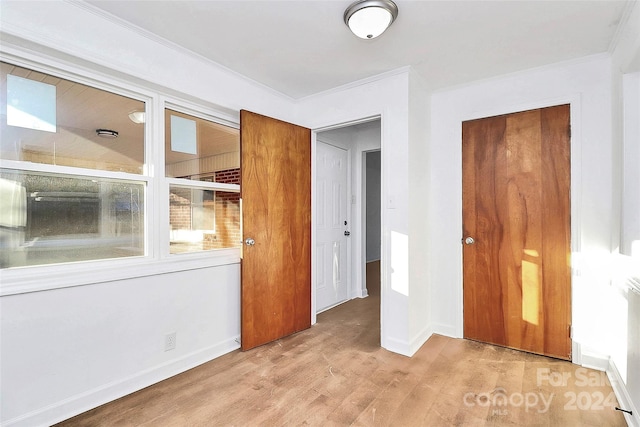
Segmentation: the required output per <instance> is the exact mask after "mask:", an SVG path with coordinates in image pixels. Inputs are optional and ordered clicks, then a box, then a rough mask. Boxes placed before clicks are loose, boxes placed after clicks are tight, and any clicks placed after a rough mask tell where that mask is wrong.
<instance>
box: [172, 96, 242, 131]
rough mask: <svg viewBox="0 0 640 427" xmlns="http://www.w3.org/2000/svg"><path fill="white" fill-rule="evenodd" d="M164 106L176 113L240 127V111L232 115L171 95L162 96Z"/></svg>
mask: <svg viewBox="0 0 640 427" xmlns="http://www.w3.org/2000/svg"><path fill="white" fill-rule="evenodd" d="M164 108H165V109H167V110H172V111H176V112H178V113H183V114H188V115H190V116H193V117H197V118H199V119H202V120H208V121H210V122H213V123H216V124H219V125H223V126H227V127H230V128H233V129H240V112H238V115H237V116H233V115H230V114H226V113H224V112H222V111H218V110H216V109H215V108H204V107H203V106H199V105H198V104H195V103H193V102H189V101H187V100H184V99H178V98H171V97H165V98H164ZM163 113H164V111H163ZM163 117H164V115H163Z"/></svg>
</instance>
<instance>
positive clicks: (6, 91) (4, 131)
mask: <svg viewBox="0 0 640 427" xmlns="http://www.w3.org/2000/svg"><path fill="white" fill-rule="evenodd" d="M0 68H1V70H0V74H1V77H2V79H1V84H2V94H1V96H2V102H0V115H1V116H2V117H1V123H0V158H2V159H6V160H19V161H26V162H34V163H46V164H51V165H60V166H73V167H82V168H88V169H99V170H108V171H122V172H129V173H136V174H140V173H142V172H143V165H144V124H143V123H137V122H140V120H139V117H140V114H138V115H137V116H132V117H133V118H132V117H130V114H132V113H134V112H139V113H144V111H145V103H144V102H142V101H138V100H136V99H131V98H127V97H124V96H121V95H116V94H113V93H111V92H107V91H104V90H101V89H96V88H93V87H90V86H86V85H83V84H80V83H76V82H72V81H69V80H65V79H61V78H58V77H55V76H51V75H48V74H44V73H39V72H36V71H32V70H29V69H26V68H21V67H18V66H15V65H12V64H8V63H6V62H0ZM52 94H53V95H55V105H54V106H52V105H51V100H50V96H51V95H52ZM134 119H136V121H137V122H134V121H133V120H134ZM99 129H101V130H106V131H112V132H106V133H105V132H103V134H105V136H98V132H97V131H98V130H99ZM116 134H117V137H115V138H114V137H113V136H114V135H116Z"/></svg>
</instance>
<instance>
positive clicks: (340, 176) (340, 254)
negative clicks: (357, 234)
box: [316, 141, 351, 312]
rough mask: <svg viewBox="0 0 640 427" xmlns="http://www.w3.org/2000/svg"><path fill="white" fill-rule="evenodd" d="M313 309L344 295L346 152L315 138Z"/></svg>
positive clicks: (346, 279) (345, 292)
mask: <svg viewBox="0 0 640 427" xmlns="http://www.w3.org/2000/svg"><path fill="white" fill-rule="evenodd" d="M316 167H317V172H316V185H317V189H316V197H317V198H316V200H317V204H316V257H317V259H316V268H317V271H316V273H317V274H316V311H317V312H320V311H323V310H326V309H327V308H330V307H333V306H334V305H336V304H339V303H341V302H344V301H346V300H347V299H348V276H347V255H348V252H347V243H348V239H349V237H348V235H347V233H349V231H350V230H351V228H350V224H349V223H348V221H349V218H348V210H347V209H348V206H349V204H348V197H349V196H348V194H349V193H348V191H347V173H348V153H347V150H345V149H342V148H338V147H334V146H333V145H329V144H326V143H323V142H320V141H318V143H317V151H316Z"/></svg>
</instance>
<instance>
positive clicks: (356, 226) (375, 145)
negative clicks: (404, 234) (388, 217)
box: [313, 118, 381, 320]
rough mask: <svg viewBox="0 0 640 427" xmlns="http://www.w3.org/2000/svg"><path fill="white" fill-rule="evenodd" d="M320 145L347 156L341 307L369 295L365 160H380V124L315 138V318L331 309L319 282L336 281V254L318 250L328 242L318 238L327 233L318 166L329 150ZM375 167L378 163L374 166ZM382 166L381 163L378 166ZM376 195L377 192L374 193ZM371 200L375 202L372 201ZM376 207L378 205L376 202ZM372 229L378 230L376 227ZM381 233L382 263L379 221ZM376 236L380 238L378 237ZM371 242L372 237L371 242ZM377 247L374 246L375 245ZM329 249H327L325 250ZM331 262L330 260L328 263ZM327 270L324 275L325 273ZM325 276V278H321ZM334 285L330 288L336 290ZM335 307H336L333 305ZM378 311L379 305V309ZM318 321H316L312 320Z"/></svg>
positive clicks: (371, 122) (352, 126)
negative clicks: (373, 154)
mask: <svg viewBox="0 0 640 427" xmlns="http://www.w3.org/2000/svg"><path fill="white" fill-rule="evenodd" d="M320 144H328V145H330V146H332V147H335V148H340V149H343V150H346V151H347V153H348V155H347V158H348V176H347V182H348V185H347V188H348V190H347V194H346V197H345V198H344V200H345V204H346V206H347V219H346V222H347V224H346V225H345V224H344V221H342V222H341V224H340V225H341V226H342V227H343V228H342V229H341V230H340V232H341V233H344V232H345V231H346V232H347V234H348V236H347V237H346V239H347V241H346V245H347V267H346V273H345V276H340V278H341V280H343V281H344V282H345V283H346V289H347V292H346V298H345V299H344V300H342V301H341V302H337V304H341V303H343V302H346V301H349V300H351V299H353V298H363V297H366V296H367V295H368V292H367V286H366V278H367V274H366V268H367V244H368V243H367V237H368V233H367V214H368V208H367V194H366V190H367V186H366V178H367V173H366V172H367V171H366V168H367V166H366V164H367V162H366V156H367V153H368V152H371V151H377V153H378V156H380V147H381V121H380V119H379V118H376V119H370V120H367V121H365V122H360V123H356V124H350V125H345V126H342V127H337V128H333V129H328V130H323V131H319V132H318V133H317V134H316V160H315V161H314V166H315V171H314V176H315V183H314V191H315V195H314V212H315V217H314V220H313V221H314V225H313V229H314V246H313V249H314V255H313V263H314V266H313V270H314V286H313V292H314V298H313V300H314V311H313V313H314V315H315V314H317V313H319V312H321V311H323V310H326V309H328V308H331V307H332V306H329V307H326V306H324V305H323V304H322V303H321V300H320V292H321V291H322V290H321V289H319V286H320V283H319V282H320V281H326V278H327V275H330V276H329V278H330V279H332V278H333V277H334V271H335V270H334V265H333V261H332V258H333V253H331V255H332V256H331V257H327V256H326V255H320V254H321V253H323V252H324V253H325V254H326V253H328V252H327V250H324V251H323V248H319V245H321V246H326V245H325V242H324V241H323V240H326V239H323V238H321V236H320V235H319V234H320V233H322V232H324V231H326V230H322V229H321V228H322V227H321V225H320V224H318V222H319V221H318V218H319V216H318V213H317V212H318V210H319V209H325V208H324V207H323V206H320V204H321V203H322V202H321V197H320V193H321V191H320V188H319V187H320V186H321V185H325V186H326V184H320V181H321V179H319V175H320V165H319V164H318V159H319V158H320V157H321V150H324V149H325V148H326V147H323V146H320ZM373 164H375V162H374V163H373ZM378 164H379V162H378ZM377 168H378V175H380V167H379V166H378V167H377ZM377 187H378V197H377V199H378V206H377V212H378V216H379V212H380V210H381V206H380V200H381V197H380V194H379V193H380V184H378V185H377ZM374 191H375V190H374ZM372 199H374V198H373V197H372ZM374 203H375V202H374ZM373 227H376V226H375V225H373ZM377 228H378V230H377V231H378V232H377V233H374V238H373V241H374V242H375V240H376V239H377V240H378V243H377V246H378V257H377V258H378V261H379V259H380V258H379V252H380V250H379V246H380V241H379V239H380V235H381V232H380V229H381V226H380V221H379V220H378V225H377ZM375 236H377V238H376V237H375ZM371 239H372V238H371V237H369V240H371ZM374 245H375V243H374ZM324 249H326V247H325V248H324ZM327 258H328V259H327ZM322 270H324V272H323V271H322ZM322 274H324V277H323V276H322ZM334 285H335V284H334V283H332V284H331V285H330V286H332V287H333V286H334ZM322 286H326V283H323V284H322ZM334 306H335V305H334ZM378 310H379V305H378ZM313 320H315V318H314V319H313Z"/></svg>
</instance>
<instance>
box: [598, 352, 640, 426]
mask: <svg viewBox="0 0 640 427" xmlns="http://www.w3.org/2000/svg"><path fill="white" fill-rule="evenodd" d="M606 372H607V376H608V377H609V382H610V383H611V388H613V392H614V393H615V395H616V398H617V399H618V405H619V407H620V408H622V409H626V410H627V411H631V412H632V414H627V413H626V412H623V414H624V419H625V420H626V421H627V424H628V425H629V426H631V427H640V413H638V409H637V408H636V407H635V405H634V404H633V400H631V395H630V394H629V390H627V387H626V385H625V382H624V380H623V379H622V376H621V375H620V372H618V368H617V367H616V364H615V363H613V360H611V359H609V363H608V364H607V369H606Z"/></svg>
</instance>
